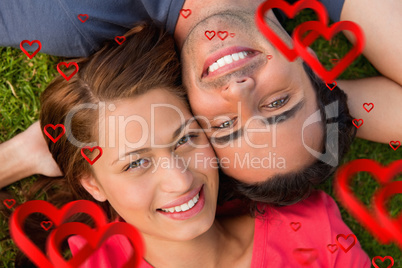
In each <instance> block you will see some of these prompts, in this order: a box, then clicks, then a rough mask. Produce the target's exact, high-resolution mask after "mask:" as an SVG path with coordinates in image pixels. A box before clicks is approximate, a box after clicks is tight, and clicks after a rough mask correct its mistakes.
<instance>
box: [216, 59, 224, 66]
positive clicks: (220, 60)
mask: <svg viewBox="0 0 402 268" xmlns="http://www.w3.org/2000/svg"><path fill="white" fill-rule="evenodd" d="M217 63H218V65H219V67H222V66H225V60H224V59H223V58H220V59H219V60H218V61H217Z"/></svg>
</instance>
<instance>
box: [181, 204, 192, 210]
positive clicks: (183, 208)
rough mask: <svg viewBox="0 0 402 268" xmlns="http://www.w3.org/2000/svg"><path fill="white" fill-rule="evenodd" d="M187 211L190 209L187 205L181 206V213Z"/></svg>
mask: <svg viewBox="0 0 402 268" xmlns="http://www.w3.org/2000/svg"><path fill="white" fill-rule="evenodd" d="M189 209H190V207H189V206H188V205H187V204H183V205H181V210H182V211H187V210H189Z"/></svg>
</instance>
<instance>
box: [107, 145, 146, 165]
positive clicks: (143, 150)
mask: <svg viewBox="0 0 402 268" xmlns="http://www.w3.org/2000/svg"><path fill="white" fill-rule="evenodd" d="M149 151H151V148H141V149H137V150H134V151H130V152H127V153H125V154H123V155H121V156H119V158H117V159H116V160H114V161H113V162H112V164H111V165H112V166H113V165H114V164H116V162H117V161H119V160H121V159H122V158H123V157H124V158H125V157H126V156H128V155H132V154H143V153H147V152H149Z"/></svg>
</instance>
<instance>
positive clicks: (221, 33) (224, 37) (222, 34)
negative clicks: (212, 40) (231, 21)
mask: <svg viewBox="0 0 402 268" xmlns="http://www.w3.org/2000/svg"><path fill="white" fill-rule="evenodd" d="M228 35H229V33H228V32H227V31H219V32H218V37H219V38H220V39H221V40H222V41H223V40H225V39H226V37H228Z"/></svg>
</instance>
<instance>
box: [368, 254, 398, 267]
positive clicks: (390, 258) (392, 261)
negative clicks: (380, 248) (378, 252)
mask: <svg viewBox="0 0 402 268" xmlns="http://www.w3.org/2000/svg"><path fill="white" fill-rule="evenodd" d="M378 259H380V260H381V261H382V262H383V263H384V261H385V259H388V260H390V261H391V264H390V265H388V266H387V268H390V267H392V266H394V258H392V257H391V256H385V257H381V256H375V257H373V259H372V260H371V263H372V264H373V266H374V267H375V268H379V267H378V265H377V264H376V263H375V260H378Z"/></svg>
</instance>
